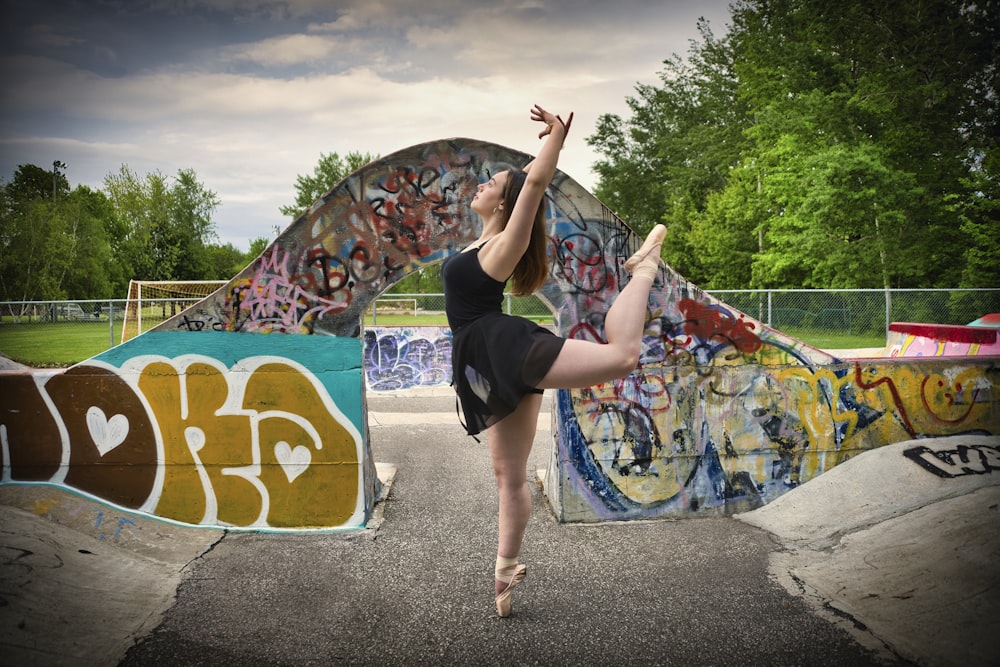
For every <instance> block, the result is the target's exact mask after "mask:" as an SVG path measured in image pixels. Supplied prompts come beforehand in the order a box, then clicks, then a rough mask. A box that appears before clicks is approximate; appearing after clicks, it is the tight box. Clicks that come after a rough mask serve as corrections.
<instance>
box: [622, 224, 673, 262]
mask: <svg viewBox="0 0 1000 667" xmlns="http://www.w3.org/2000/svg"><path fill="white" fill-rule="evenodd" d="M666 235H667V228H666V227H664V226H663V225H656V226H655V227H653V228H652V229H651V230H650V231H649V235H648V236H647V237H646V240H645V241H643V243H642V247H641V248H639V250H638V251H637V252H636V253H635V254H634V255H632V256H631V257H629V258H628V259H627V260H626V261H625V270H626V271H628V272H629V273H633V272H635V269H636V267H638V266H639V264H640V263H641V262H642V260H644V259H646V257H648V256H649V255H650V253H652V252H653V251H654V250H655V251H656V264H657V266H659V263H660V252H659V250H660V246H661V245H662V244H663V239H664V238H665V237H666Z"/></svg>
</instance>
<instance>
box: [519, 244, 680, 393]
mask: <svg viewBox="0 0 1000 667" xmlns="http://www.w3.org/2000/svg"><path fill="white" fill-rule="evenodd" d="M665 233H666V228H664V227H663V226H662V225H657V226H656V227H654V228H653V231H651V232H650V234H649V237H648V238H647V240H646V243H645V244H644V251H645V252H646V255H645V256H642V257H639V258H638V259H636V258H634V257H633V258H632V259H630V260H629V261H630V262H631V263H632V266H633V269H634V273H633V275H632V279H631V280H629V283H628V285H626V286H625V289H623V290H622V291H621V293H620V294H619V295H618V297H617V298H616V299H615V302H614V303H613V304H611V308H610V309H609V310H608V314H607V316H606V317H605V319H604V333H605V335H606V336H607V339H608V342H607V343H594V342H592V341H584V340H575V339H568V340H567V341H566V342H565V344H564V345H563V348H562V350H560V352H559V356H558V357H556V360H555V363H553V364H552V368H550V369H549V372H548V373H546V374H545V377H543V378H542V380H541V382H539V384H538V386H539V388H541V389H572V388H577V387H589V386H591V385H595V384H599V383H601V382H607V381H608V380H614V379H617V378H620V377H624V376H626V375H628V374H629V373H631V372H632V371H633V370H634V369H635V367H636V366H637V365H638V363H639V353H640V352H641V351H642V332H643V330H644V328H645V326H646V306H647V304H648V302H649V290H650V288H652V286H653V281H654V280H655V276H656V271H657V269H658V267H659V263H660V243H662V242H663V236H664V234H665Z"/></svg>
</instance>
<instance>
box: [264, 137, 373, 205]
mask: <svg viewBox="0 0 1000 667" xmlns="http://www.w3.org/2000/svg"><path fill="white" fill-rule="evenodd" d="M377 159H378V156H377V155H376V156H372V155H370V154H368V153H364V154H362V153H359V152H357V151H351V152H350V153H348V154H347V155H346V157H344V158H341V157H340V156H339V155H338V154H337V153H329V154H323V153H320V156H319V164H317V165H316V167H315V168H314V169H313V173H312V175H311V176H302V175H301V174H300V175H299V176H298V177H297V178H296V179H295V195H296V196H295V203H294V204H292V205H288V206H282V207H280V208H279V209H278V210H279V211H280V212H281V214H282V215H287V216H289V217H291V218H292V219H293V220H294V219H296V218H298V217H299V216H300V215H302V214H303V213H305V212H306V210H308V209H309V207H310V206H312V205H313V203H314V202H315V201H316V200H317V199H319V198H320V197H322V196H323V195H325V194H326V193H327V192H329V191H330V190H332V189H333V187H334V186H335V185H337V184H338V183H340V182H341V181H342V180H344V179H345V178H346V177H347V176H349V175H351V174H352V173H353V172H355V171H357V170H358V169H360V168H361V167H363V166H365V165H366V164H368V163H369V162H373V161H375V160H377Z"/></svg>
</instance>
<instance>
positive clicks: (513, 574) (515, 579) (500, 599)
mask: <svg viewBox="0 0 1000 667" xmlns="http://www.w3.org/2000/svg"><path fill="white" fill-rule="evenodd" d="M504 570H505V571H504V572H503V573H502V574H501V575H500V576H499V577H497V579H498V580H500V581H506V582H507V588H505V589H503V590H502V591H500V592H499V593H497V600H496V602H497V616H499V617H500V618H507V617H508V616H510V611H511V605H512V603H513V599H512V590H511V589H512V588H514V586H516V585H517V584H519V583H521V582H522V581H524V576H525V575H526V574H527V573H528V567H527V566H526V565H523V564H521V563H518V564H517V565H513V566H511V567H509V568H504ZM506 576H509V577H510V580H506V579H505V577H506Z"/></svg>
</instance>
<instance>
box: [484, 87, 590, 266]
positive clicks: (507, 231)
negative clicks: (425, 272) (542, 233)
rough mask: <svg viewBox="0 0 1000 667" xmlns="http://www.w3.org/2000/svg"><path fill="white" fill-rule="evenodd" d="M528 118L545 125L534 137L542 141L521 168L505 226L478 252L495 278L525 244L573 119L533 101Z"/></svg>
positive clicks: (521, 253) (511, 261) (519, 255)
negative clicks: (521, 176) (519, 184)
mask: <svg viewBox="0 0 1000 667" xmlns="http://www.w3.org/2000/svg"><path fill="white" fill-rule="evenodd" d="M531 119H532V120H534V121H538V122H541V123H545V128H544V129H542V131H541V132H539V133H538V137H539V138H540V139H545V143H544V144H542V148H541V150H540V151H539V152H538V155H537V156H536V157H535V159H534V160H532V161H531V162H529V163H528V164H527V165H525V167H524V169H523V171H524V172H525V173H526V174H527V177H526V178H525V181H524V185H523V186H522V188H521V192H520V194H519V195H518V197H517V202H516V203H515V204H514V209H513V211H511V215H510V218H509V219H508V220H507V225H506V227H504V229H503V231H502V232H500V233H498V234H497V239H496V240H495V241H494V242H492V243H490V244H489V245H488V246H486V247H485V248H484V249H483V251H482V252H480V255H479V260H480V263H481V264H482V266H483V269H484V270H485V271H486V272H487V273H488V274H490V275H491V276H493V277H494V278H497V279H504V278H506V277H507V276H509V275H510V274H511V273H512V272H513V270H514V267H515V266H516V265H517V263H518V261H520V259H521V256H522V255H523V254H524V252H525V250H526V249H527V248H528V242H529V240H530V239H531V227H532V225H533V223H534V219H535V212H536V211H538V207H539V206H540V205H541V203H542V198H543V197H544V196H545V189H546V188H547V187H548V186H549V183H550V182H551V181H552V177H553V176H554V175H555V173H556V165H557V163H558V160H559V151H560V150H561V149H562V146H563V142H564V141H565V140H566V133H567V132H568V131H569V127H570V125H571V124H572V122H573V114H570V115H569V117H568V118H567V120H566V121H565V122H564V121H563V120H562V118H560V117H559V116H558V115H556V114H553V113H551V112H548V111H546V110H545V109H543V108H542V107H540V106H538V105H537V104H536V105H535V107H534V108H533V109H532V110H531Z"/></svg>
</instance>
